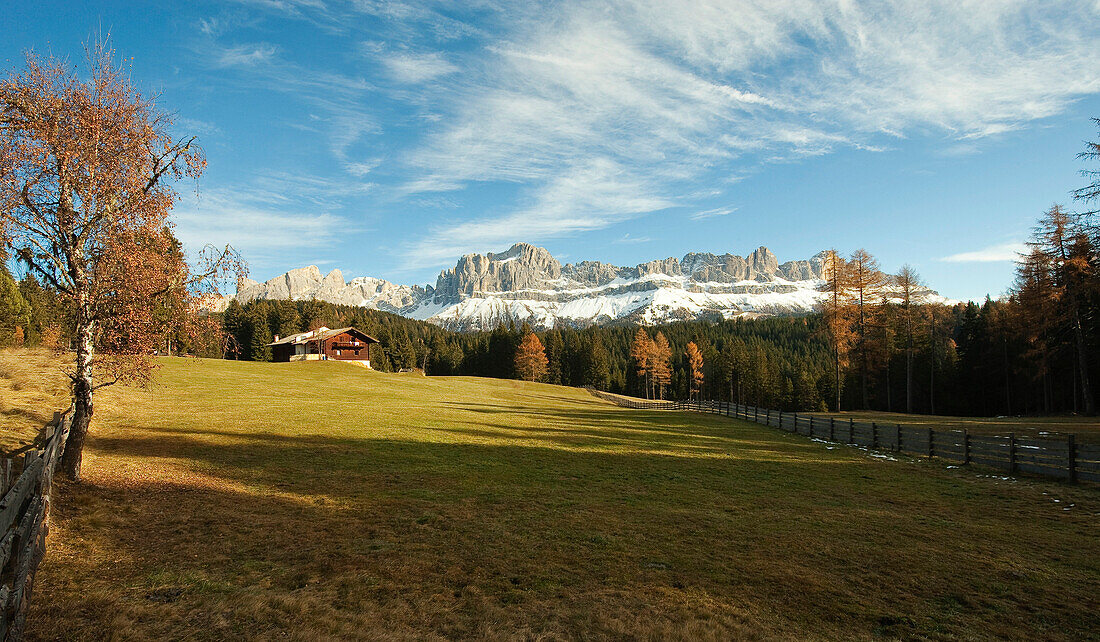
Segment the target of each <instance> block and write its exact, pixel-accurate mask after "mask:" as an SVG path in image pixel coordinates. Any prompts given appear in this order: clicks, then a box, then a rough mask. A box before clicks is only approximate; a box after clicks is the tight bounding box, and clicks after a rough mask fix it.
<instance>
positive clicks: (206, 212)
mask: <svg viewBox="0 0 1100 642" xmlns="http://www.w3.org/2000/svg"><path fill="white" fill-rule="evenodd" d="M237 196H238V195H237V194H227V193H225V192H221V191H210V192H207V193H204V194H203V195H202V196H201V197H200V198H196V199H190V200H189V201H187V202H184V203H181V204H180V205H179V206H178V207H177V208H176V210H175V211H174V212H173V215H172V218H173V220H174V221H175V223H176V235H177V236H178V237H179V239H180V241H182V242H183V244H184V247H185V248H186V249H187V251H188V252H190V253H194V252H197V251H198V250H200V249H201V248H202V247H203V246H205V245H206V244H213V245H215V246H223V245H232V246H233V247H234V248H235V249H236V250H237V251H239V252H240V253H241V255H242V256H243V257H244V258H245V259H246V260H247V261H248V262H249V263H250V264H252V265H253V266H255V267H260V268H275V269H279V268H280V267H281V266H283V264H284V261H285V260H286V258H287V257H288V256H294V255H295V253H297V252H300V251H314V250H316V249H317V248H322V247H325V246H328V245H331V244H332V243H333V242H335V240H336V230H346V229H348V228H349V227H350V226H351V224H350V222H349V221H347V220H345V219H344V218H343V217H340V216H337V215H334V214H331V213H328V212H318V211H316V210H312V211H311V209H310V208H308V207H302V208H298V207H294V206H286V207H273V206H264V205H263V204H258V203H250V202H248V201H246V200H240V199H238V198H237ZM258 230H262V233H257V232H258Z"/></svg>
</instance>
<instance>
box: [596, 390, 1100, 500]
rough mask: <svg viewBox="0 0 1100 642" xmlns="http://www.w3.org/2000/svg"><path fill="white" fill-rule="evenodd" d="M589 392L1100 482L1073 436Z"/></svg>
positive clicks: (1092, 458)
mask: <svg viewBox="0 0 1100 642" xmlns="http://www.w3.org/2000/svg"><path fill="white" fill-rule="evenodd" d="M592 394H594V395H596V396H597V397H600V398H601V399H607V400H608V401H612V402H614V403H616V404H619V405H620V406H625V407H627V408H641V409H653V410H688V411H694V412H706V413H713V414H719V415H723V416H726V417H734V418H737V419H744V420H746V421H754V422H756V423H760V424H764V425H765V426H772V427H774V428H780V429H783V430H786V431H787V432H793V433H798V434H800V435H805V436H807V437H811V438H814V439H821V440H823V441H831V442H836V443H843V444H850V445H854V446H863V447H865V448H872V449H875V450H891V451H894V452H900V453H906V454H910V455H924V456H926V457H938V458H940V459H945V460H949V461H954V462H958V463H960V464H980V465H983V466H990V467H992V468H996V469H999V470H1002V471H1004V472H1006V473H1009V474H1016V473H1030V474H1035V475H1043V476H1046V477H1055V478H1058V479H1064V480H1066V481H1070V482H1078V481H1090V482H1100V444H1097V443H1077V440H1076V438H1075V437H1074V435H1073V434H1051V435H1050V436H1047V437H1038V438H1035V437H1018V436H1016V435H1015V434H1014V433H1008V434H1007V435H972V434H970V433H969V432H967V431H966V430H943V429H940V430H937V429H935V428H923V427H915V426H902V425H900V424H893V423H889V424H888V423H878V422H858V421H855V420H852V419H848V420H843V419H836V418H835V417H815V416H813V415H807V414H798V413H796V412H782V411H778V410H770V409H766V408H757V407H756V406H743V405H738V404H731V403H727V402H717V401H648V400H642V399H633V398H630V397H621V396H619V395H612V394H609V393H606V392H600V391H598V390H593V391H592Z"/></svg>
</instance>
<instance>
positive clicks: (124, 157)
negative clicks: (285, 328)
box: [0, 45, 239, 479]
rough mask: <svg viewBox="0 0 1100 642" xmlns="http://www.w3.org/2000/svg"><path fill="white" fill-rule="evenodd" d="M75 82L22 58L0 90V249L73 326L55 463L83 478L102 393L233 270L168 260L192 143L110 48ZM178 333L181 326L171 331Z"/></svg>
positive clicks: (95, 54) (99, 50)
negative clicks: (56, 300)
mask: <svg viewBox="0 0 1100 642" xmlns="http://www.w3.org/2000/svg"><path fill="white" fill-rule="evenodd" d="M87 61H88V69H87V70H86V72H85V73H78V72H77V70H76V69H74V68H73V67H72V66H71V65H68V64H66V63H64V62H62V61H59V60H56V59H52V58H50V59H41V58H38V57H36V56H35V55H33V54H31V55H28V57H27V61H26V68H25V69H24V70H23V71H22V72H21V73H13V74H12V75H11V76H9V77H8V78H7V79H5V80H3V81H0V246H2V247H3V248H5V250H6V251H8V252H10V253H11V254H12V255H13V256H14V257H15V258H16V259H17V260H19V261H20V262H21V263H23V264H24V265H25V266H26V267H27V269H28V271H30V272H31V273H32V274H34V275H35V277H37V278H38V279H39V280H41V281H43V282H44V283H46V284H48V285H49V286H50V287H52V288H53V289H54V290H56V291H57V292H58V293H59V294H60V295H61V296H62V297H63V299H64V301H65V302H66V305H67V306H68V307H69V309H70V311H71V314H72V316H73V319H74V327H75V333H74V346H73V347H74V350H75V356H74V359H73V364H72V367H71V368H70V370H69V372H68V374H69V377H70V379H71V380H72V393H73V403H74V407H75V413H74V416H73V423H72V429H71V432H70V435H69V439H68V443H67V444H66V448H65V452H64V455H63V456H62V461H61V467H62V470H63V472H64V473H65V474H67V475H68V476H70V477H72V478H73V479H79V478H80V463H81V453H82V451H83V447H84V441H85V438H86V435H87V432H88V427H89V425H90V423H91V420H92V414H93V410H94V405H93V396H94V393H95V391H96V390H97V389H99V388H102V387H104V386H108V385H111V384H113V383H116V382H136V383H139V384H140V383H144V382H145V381H147V380H148V378H149V376H150V375H151V373H152V369H153V363H152V360H151V357H150V355H151V354H152V352H153V350H154V348H155V347H156V346H157V345H158V343H159V341H160V339H161V338H162V337H163V336H165V331H166V327H165V325H166V324H183V323H186V321H184V320H182V319H185V318H186V319H191V320H193V319H195V318H196V317H197V315H183V316H181V315H166V314H164V309H165V307H168V308H173V309H181V308H186V309H189V310H191V311H196V310H197V307H198V305H199V304H200V302H201V301H202V299H203V298H204V297H207V296H212V295H216V294H217V283H218V280H219V278H220V277H224V276H225V275H226V270H233V269H235V268H236V267H237V266H238V265H239V263H238V262H237V261H235V260H234V258H235V257H234V256H233V255H232V252H231V251H230V250H229V249H228V248H226V249H225V250H221V251H214V250H213V249H212V248H206V249H205V250H204V251H203V253H202V255H201V257H200V259H199V267H198V268H197V269H196V270H194V271H192V270H190V269H189V268H188V265H187V264H186V262H185V261H184V258H183V253H182V252H178V251H175V245H174V244H175V239H174V238H173V236H172V233H171V223H170V221H169V212H170V211H171V209H172V206H173V204H174V203H175V202H176V200H177V198H178V194H177V192H176V191H175V189H174V188H173V187H172V185H171V183H172V182H174V181H177V180H180V179H185V178H194V177H197V176H199V175H200V174H201V173H202V171H203V169H204V167H205V165H206V160H205V157H204V155H203V153H202V151H201V150H200V149H199V148H198V147H197V146H196V145H195V139H194V138H190V137H183V138H176V137H173V135H172V134H171V131H172V120H171V118H170V117H168V116H167V115H166V114H164V113H162V112H160V111H158V110H157V108H156V105H155V103H154V101H153V100H150V99H147V98H145V97H143V96H142V95H140V94H139V93H138V92H137V90H136V89H135V88H134V87H133V85H132V84H131V82H130V79H129V74H128V73H127V72H125V71H124V70H123V69H120V68H119V67H118V66H117V65H116V64H115V62H114V58H113V52H112V51H110V50H109V49H108V48H107V47H105V46H102V45H100V46H97V47H96V48H94V49H93V50H91V51H89V53H88V56H87ZM179 329H180V330H182V329H183V328H179Z"/></svg>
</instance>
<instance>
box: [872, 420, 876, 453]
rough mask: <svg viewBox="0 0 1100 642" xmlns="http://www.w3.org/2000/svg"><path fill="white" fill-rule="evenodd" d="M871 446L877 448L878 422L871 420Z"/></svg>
mask: <svg viewBox="0 0 1100 642" xmlns="http://www.w3.org/2000/svg"><path fill="white" fill-rule="evenodd" d="M871 448H878V424H877V423H875V422H873V421H872V422H871Z"/></svg>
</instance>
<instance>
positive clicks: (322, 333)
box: [267, 326, 381, 346]
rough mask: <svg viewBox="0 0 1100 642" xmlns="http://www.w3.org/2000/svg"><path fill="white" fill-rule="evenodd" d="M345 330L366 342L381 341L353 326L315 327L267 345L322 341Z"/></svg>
mask: <svg viewBox="0 0 1100 642" xmlns="http://www.w3.org/2000/svg"><path fill="white" fill-rule="evenodd" d="M345 332H351V333H354V334H357V335H359V336H360V337H361V338H362V339H363V340H364V341H366V342H367V343H381V341H379V340H378V339H375V338H374V337H372V336H370V335H369V334H367V333H365V332H363V331H362V330H359V329H357V328H354V327H352V326H348V327H346V328H336V329H331V328H324V327H321V328H317V329H316V330H310V331H309V332H299V333H298V334H291V335H287V336H285V337H283V338H281V339H279V340H278V341H272V342H271V343H269V344H267V345H269V346H278V345H286V344H292V345H293V344H298V343H306V342H309V341H324V340H325V339H331V338H332V337H335V336H337V335H340V334H343V333H345Z"/></svg>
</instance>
